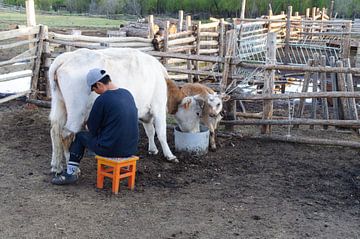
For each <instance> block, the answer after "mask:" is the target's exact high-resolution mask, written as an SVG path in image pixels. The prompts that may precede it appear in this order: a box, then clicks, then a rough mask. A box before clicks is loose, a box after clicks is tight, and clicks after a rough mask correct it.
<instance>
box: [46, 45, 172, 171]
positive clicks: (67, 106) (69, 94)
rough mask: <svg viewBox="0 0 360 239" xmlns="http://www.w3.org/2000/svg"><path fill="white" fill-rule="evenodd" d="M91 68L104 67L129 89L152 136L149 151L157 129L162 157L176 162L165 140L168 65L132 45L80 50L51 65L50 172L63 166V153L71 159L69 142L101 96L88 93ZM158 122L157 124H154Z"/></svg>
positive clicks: (118, 82) (153, 146) (113, 77)
mask: <svg viewBox="0 0 360 239" xmlns="http://www.w3.org/2000/svg"><path fill="white" fill-rule="evenodd" d="M92 68H102V69H104V70H106V72H107V73H108V74H109V75H110V76H111V79H112V81H113V83H114V84H116V85H117V86H119V87H121V88H125V89H127V90H129V91H130V92H131V93H132V95H133V96H134V99H135V103H136V106H137V108H138V116H139V120H140V121H141V122H142V123H143V125H144V128H145V131H146V134H147V136H148V139H149V147H148V151H149V153H150V154H157V153H158V149H157V147H156V145H155V141H154V135H155V131H156V134H157V137H158V139H159V141H160V144H161V147H162V150H163V153H164V156H165V157H166V158H167V159H168V160H170V161H175V162H177V159H176V157H175V156H174V155H173V154H172V152H171V150H170V148H169V146H168V144H167V139H166V104H167V86H166V82H165V78H167V77H168V76H167V72H166V69H165V68H164V67H163V66H162V65H161V64H160V62H159V61H158V60H156V59H155V58H154V57H152V56H150V55H147V54H145V53H143V52H141V51H138V50H135V49H128V48H122V49H120V48H108V49H103V50H88V49H79V50H76V51H74V52H68V53H64V54H61V55H60V56H58V57H57V58H56V59H55V60H54V62H53V63H52V65H51V67H50V69H49V80H50V86H51V94H52V100H51V112H50V120H51V140H52V148H53V153H52V160H51V167H52V168H51V171H52V172H55V173H59V172H61V171H62V163H61V161H62V158H63V156H65V158H66V160H67V161H68V160H69V146H70V143H71V142H72V139H73V135H74V133H76V132H79V131H80V130H81V129H82V128H83V126H84V123H85V122H86V120H87V117H88V115H89V113H90V110H91V107H92V104H93V103H94V100H95V98H96V97H97V96H98V95H96V93H94V92H90V89H89V87H88V86H87V84H86V75H87V73H88V71H89V70H90V69H92ZM154 126H155V127H154Z"/></svg>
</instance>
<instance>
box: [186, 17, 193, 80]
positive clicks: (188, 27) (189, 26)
mask: <svg viewBox="0 0 360 239" xmlns="http://www.w3.org/2000/svg"><path fill="white" fill-rule="evenodd" d="M185 30H186V31H190V30H192V23H191V16H186V22H185ZM186 54H189V55H190V54H191V50H190V49H189V50H186ZM186 67H187V69H188V70H192V64H191V60H186ZM188 82H189V83H193V75H191V74H188Z"/></svg>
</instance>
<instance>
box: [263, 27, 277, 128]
mask: <svg viewBox="0 0 360 239" xmlns="http://www.w3.org/2000/svg"><path fill="white" fill-rule="evenodd" d="M275 63H276V33H275V32H270V33H268V34H267V45H266V65H275ZM274 78H275V70H266V71H265V76H264V88H263V94H264V95H271V94H272V93H273V89H274ZM272 115H273V101H272V100H264V101H263V119H271V118H272ZM261 133H262V134H266V133H271V125H262V126H261Z"/></svg>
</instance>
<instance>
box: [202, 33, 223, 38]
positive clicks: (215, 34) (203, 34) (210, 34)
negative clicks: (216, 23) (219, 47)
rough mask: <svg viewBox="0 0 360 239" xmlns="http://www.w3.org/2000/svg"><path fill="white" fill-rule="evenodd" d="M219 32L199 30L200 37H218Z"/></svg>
mask: <svg viewBox="0 0 360 239" xmlns="http://www.w3.org/2000/svg"><path fill="white" fill-rule="evenodd" d="M218 36H219V33H217V32H200V37H218Z"/></svg>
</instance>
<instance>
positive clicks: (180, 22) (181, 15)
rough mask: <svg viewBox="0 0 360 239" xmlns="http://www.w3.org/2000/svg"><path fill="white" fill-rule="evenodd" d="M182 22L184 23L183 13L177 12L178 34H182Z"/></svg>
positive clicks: (181, 11)
mask: <svg viewBox="0 0 360 239" xmlns="http://www.w3.org/2000/svg"><path fill="white" fill-rule="evenodd" d="M183 21H184V11H183V10H179V22H178V30H179V32H182V29H183Z"/></svg>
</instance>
